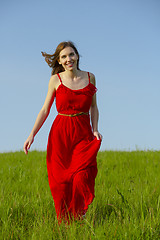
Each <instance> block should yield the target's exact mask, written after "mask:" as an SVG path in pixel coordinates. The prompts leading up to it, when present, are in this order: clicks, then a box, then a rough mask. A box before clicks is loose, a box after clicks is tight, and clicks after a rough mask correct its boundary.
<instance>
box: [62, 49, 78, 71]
mask: <svg viewBox="0 0 160 240" xmlns="http://www.w3.org/2000/svg"><path fill="white" fill-rule="evenodd" d="M77 60H78V56H77V54H76V53H75V51H74V49H73V48H72V47H66V48H64V49H63V50H62V51H61V52H60V54H59V64H62V66H63V68H64V69H65V70H73V69H74V68H77Z"/></svg>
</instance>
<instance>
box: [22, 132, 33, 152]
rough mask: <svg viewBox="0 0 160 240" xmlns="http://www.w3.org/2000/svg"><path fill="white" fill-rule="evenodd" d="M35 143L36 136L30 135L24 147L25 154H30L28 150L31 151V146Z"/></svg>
mask: <svg viewBox="0 0 160 240" xmlns="http://www.w3.org/2000/svg"><path fill="white" fill-rule="evenodd" d="M33 142H34V136H33V135H32V134H30V135H29V137H28V138H27V140H26V141H25V143H24V145H23V150H24V152H25V154H28V150H29V149H30V146H31V144H32V143H33Z"/></svg>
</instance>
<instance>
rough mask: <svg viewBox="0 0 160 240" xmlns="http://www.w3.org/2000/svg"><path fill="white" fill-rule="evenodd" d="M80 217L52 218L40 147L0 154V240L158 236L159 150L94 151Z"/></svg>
mask: <svg viewBox="0 0 160 240" xmlns="http://www.w3.org/2000/svg"><path fill="white" fill-rule="evenodd" d="M97 162H98V170H99V171H98V175H97V178H96V186H95V195H96V197H95V199H94V201H93V203H92V204H91V205H90V206H89V209H88V212H87V214H86V219H85V220H83V222H74V223H73V224H72V225H70V226H68V227H67V226H65V224H61V225H60V226H59V225H58V223H57V219H56V213H55V209H54V203H53V199H52V196H51V193H50V189H49V184H48V178H47V168H46V152H37V151H32V152H29V154H28V156H26V155H25V154H24V153H23V152H14V153H1V154H0V166H1V168H0V181H1V188H0V228H1V229H0V239H5V240H9V239H16V240H17V239H20V240H21V239H22V240H23V239H24V240H28V239H29V240H31V239H37V240H41V239H42V240H51V239H56V240H58V239H71V240H73V239H76V240H77V239H80V240H82V239H84V240H88V239H98V240H101V239H102V240H103V239H123V240H124V239H127V240H130V239H160V152H158V151H157V152H156V151H155V152H153V151H135V152H118V151H104V152H99V153H98V157H97Z"/></svg>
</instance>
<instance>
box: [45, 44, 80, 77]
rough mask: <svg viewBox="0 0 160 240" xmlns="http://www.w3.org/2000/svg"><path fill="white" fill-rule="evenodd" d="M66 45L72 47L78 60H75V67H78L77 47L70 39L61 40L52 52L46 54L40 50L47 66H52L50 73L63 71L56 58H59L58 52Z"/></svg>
mask: <svg viewBox="0 0 160 240" xmlns="http://www.w3.org/2000/svg"><path fill="white" fill-rule="evenodd" d="M66 47H71V48H73V49H74V51H75V53H76V54H77V56H78V60H77V69H78V70H80V69H79V57H80V56H79V53H78V51H77V48H76V47H75V45H74V43H73V42H71V41H68V42H61V43H60V44H59V45H58V46H57V48H56V51H55V53H54V54H47V53H46V52H41V53H42V56H43V57H45V61H46V62H47V63H48V65H49V67H51V68H52V73H51V75H54V74H57V73H60V72H64V71H65V70H64V68H63V66H62V65H61V64H59V62H58V60H59V54H60V52H61V51H62V50H63V49H64V48H66Z"/></svg>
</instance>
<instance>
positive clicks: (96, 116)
mask: <svg viewBox="0 0 160 240" xmlns="http://www.w3.org/2000/svg"><path fill="white" fill-rule="evenodd" d="M90 76H91V82H92V83H93V84H94V86H95V85H96V80H95V76H94V75H93V74H90ZM90 115H91V122H92V129H93V135H94V136H96V137H97V139H98V140H99V139H100V138H101V139H102V135H101V134H100V133H99V132H98V120H99V111H98V107H97V100H96V93H95V94H94V95H93V97H92V104H91V107H90Z"/></svg>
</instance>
